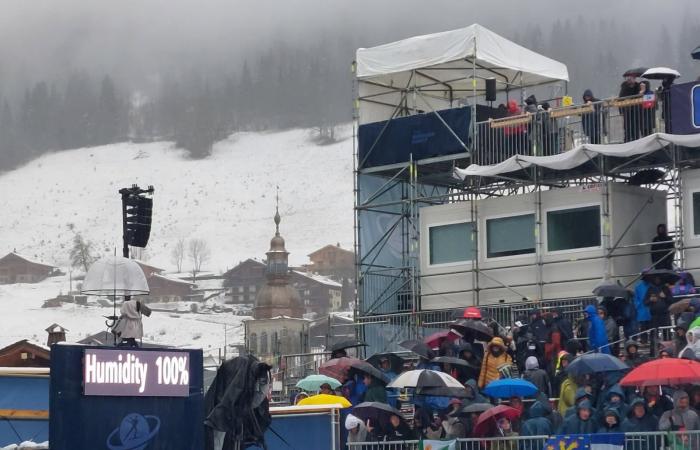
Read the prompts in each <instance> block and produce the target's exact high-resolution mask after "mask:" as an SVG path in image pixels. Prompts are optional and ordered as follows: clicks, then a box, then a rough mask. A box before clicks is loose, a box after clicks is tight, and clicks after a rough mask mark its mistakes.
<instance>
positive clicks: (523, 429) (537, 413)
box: [520, 400, 554, 450]
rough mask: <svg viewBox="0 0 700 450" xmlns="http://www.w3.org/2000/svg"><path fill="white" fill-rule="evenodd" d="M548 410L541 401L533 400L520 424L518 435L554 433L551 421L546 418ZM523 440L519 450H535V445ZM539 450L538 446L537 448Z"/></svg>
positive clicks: (546, 434)
mask: <svg viewBox="0 0 700 450" xmlns="http://www.w3.org/2000/svg"><path fill="white" fill-rule="evenodd" d="M548 415H549V411H547V408H546V407H545V406H544V405H543V404H542V402H540V401H539V400H538V401H535V402H534V403H533V404H532V406H530V409H529V410H528V418H527V420H525V421H523V423H522V425H521V426H520V436H549V435H551V434H553V433H554V427H553V426H552V422H551V421H550V420H549V419H548V418H547V416H548ZM528 444H529V442H527V441H525V442H523V445H522V446H521V450H535V447H534V446H532V445H528ZM537 450H539V448H538V449H537Z"/></svg>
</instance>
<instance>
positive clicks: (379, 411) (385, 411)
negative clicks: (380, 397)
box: [352, 402, 404, 423]
mask: <svg viewBox="0 0 700 450" xmlns="http://www.w3.org/2000/svg"><path fill="white" fill-rule="evenodd" d="M352 415H353V416H355V417H357V418H358V419H360V420H362V421H363V422H367V419H370V420H371V421H372V422H375V423H388V422H389V417H391V416H398V417H399V418H400V419H401V420H404V419H403V416H402V415H401V411H399V410H398V409H396V408H392V407H391V406H389V405H387V404H386V403H380V402H363V403H360V404H359V405H356V406H355V407H354V408H353V409H352Z"/></svg>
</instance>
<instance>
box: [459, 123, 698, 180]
mask: <svg viewBox="0 0 700 450" xmlns="http://www.w3.org/2000/svg"><path fill="white" fill-rule="evenodd" d="M671 143H673V144H676V145H682V146H685V147H700V134H688V135H678V134H666V133H654V134H652V135H649V136H646V137H643V138H641V139H637V140H636V141H632V142H626V143H624V144H583V145H579V146H578V147H576V148H573V149H571V150H569V151H567V152H564V153H561V154H559V155H552V156H523V155H515V156H511V157H510V158H508V159H506V160H505V161H503V162H500V163H498V164H493V165H489V166H480V165H478V164H472V165H470V166H468V167H467V168H466V169H460V168H456V169H455V175H456V176H457V177H459V178H461V179H465V178H466V177H469V176H472V177H492V176H497V175H501V174H505V173H509V172H515V171H517V170H520V169H525V168H528V167H531V166H539V167H546V168H548V169H553V170H567V169H573V168H574V167H578V166H580V165H581V164H584V163H586V162H588V161H589V160H590V159H592V158H595V157H596V156H598V155H603V156H615V157H620V158H624V157H629V156H636V155H642V154H645V153H652V152H655V151H657V150H660V149H662V148H664V147H666V146H667V145H668V144H671Z"/></svg>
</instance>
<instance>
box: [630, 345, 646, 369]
mask: <svg viewBox="0 0 700 450" xmlns="http://www.w3.org/2000/svg"><path fill="white" fill-rule="evenodd" d="M624 361H625V364H627V365H628V366H630V367H631V368H635V367H637V366H639V365H640V364H644V363H645V362H647V361H648V359H647V358H645V357H644V356H642V355H640V354H639V343H638V342H637V341H634V340H632V339H630V340H628V341H627V342H625V357H624Z"/></svg>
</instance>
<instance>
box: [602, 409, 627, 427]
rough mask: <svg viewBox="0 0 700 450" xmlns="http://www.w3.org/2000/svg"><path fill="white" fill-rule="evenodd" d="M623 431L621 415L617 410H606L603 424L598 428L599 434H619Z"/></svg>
mask: <svg viewBox="0 0 700 450" xmlns="http://www.w3.org/2000/svg"><path fill="white" fill-rule="evenodd" d="M621 431H622V429H621V426H620V413H619V412H618V411H617V410H616V409H615V408H611V409H607V410H605V413H604V414H603V424H602V425H601V427H600V428H598V433H619V432H621Z"/></svg>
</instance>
